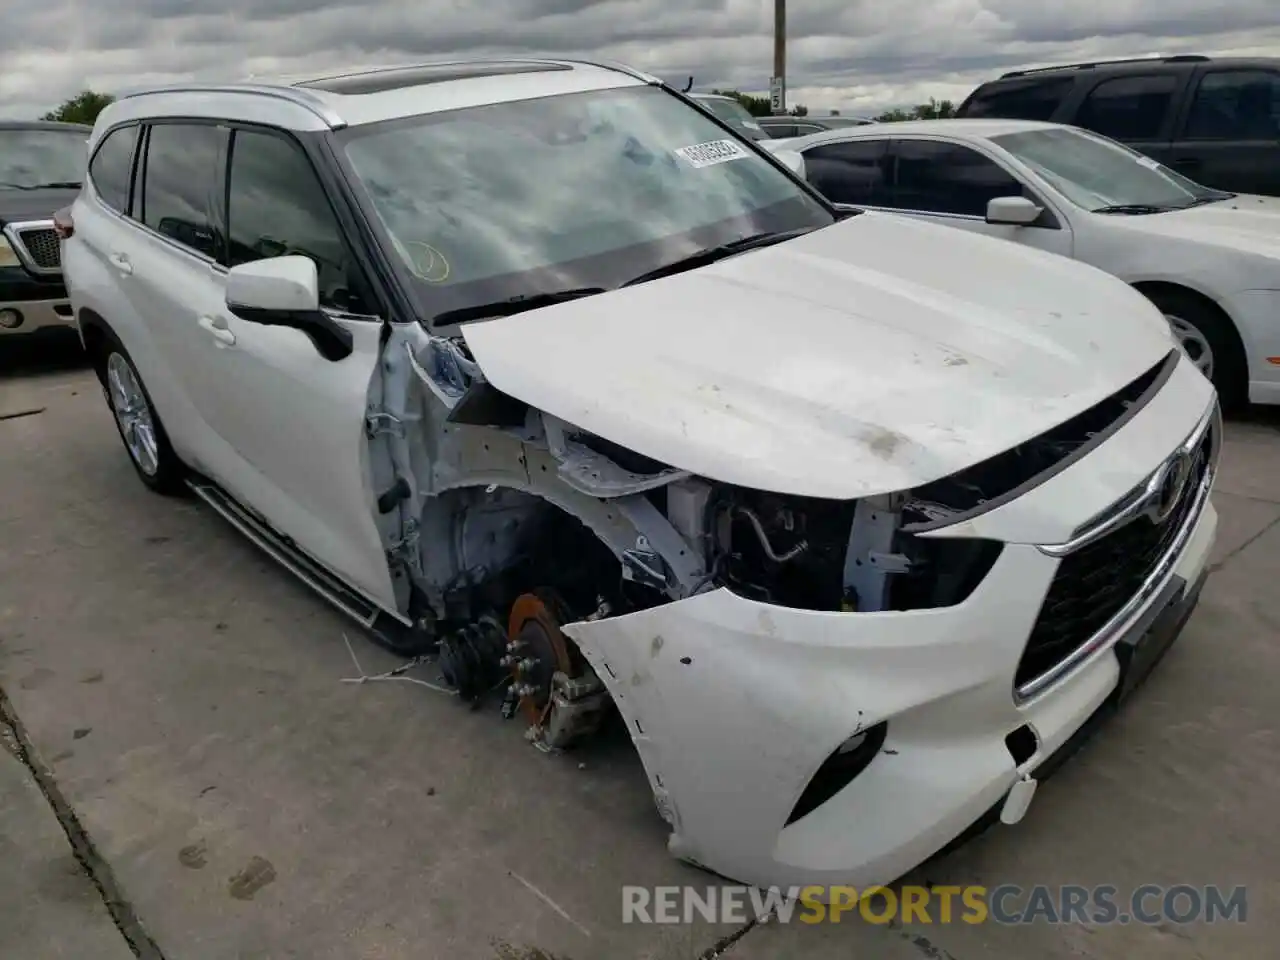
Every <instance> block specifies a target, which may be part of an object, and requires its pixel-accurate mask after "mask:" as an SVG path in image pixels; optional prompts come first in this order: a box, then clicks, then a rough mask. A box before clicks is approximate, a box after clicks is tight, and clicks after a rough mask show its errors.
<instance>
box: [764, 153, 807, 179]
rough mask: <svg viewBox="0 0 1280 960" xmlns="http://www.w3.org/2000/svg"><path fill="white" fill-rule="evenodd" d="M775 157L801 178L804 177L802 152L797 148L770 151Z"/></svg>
mask: <svg viewBox="0 0 1280 960" xmlns="http://www.w3.org/2000/svg"><path fill="white" fill-rule="evenodd" d="M771 152H772V153H773V155H774V156H775V157H777V158H778V160H780V161H781V162H782V163H784V164H785V165H786V167H787V169H788V170H790V171H791V172H792V173H794V174H795V175H796V176H797V177H799V178H800V179H801V180H803V179H804V154H802V153H801V152H800V151H799V150H785V149H784V150H773V151H771Z"/></svg>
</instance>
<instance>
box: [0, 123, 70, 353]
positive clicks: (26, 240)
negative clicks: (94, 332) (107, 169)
mask: <svg viewBox="0 0 1280 960" xmlns="http://www.w3.org/2000/svg"><path fill="white" fill-rule="evenodd" d="M92 129H93V128H92V127H87V126H82V125H80V124H76V123H53V122H50V121H44V120H0V341H3V339H4V338H5V337H10V336H14V335H24V334H29V333H36V332H43V331H49V330H59V329H61V330H73V329H74V328H75V321H74V319H73V317H72V313H71V305H70V304H69V303H68V302H67V291H66V288H65V287H64V286H63V285H62V254H61V249H60V247H59V244H58V235H57V233H56V232H55V231H54V228H53V215H54V213H55V212H57V211H58V210H60V209H61V208H63V207H66V206H69V205H70V204H71V202H72V201H73V200H75V198H76V194H78V193H79V192H80V183H81V181H82V180H83V179H84V169H85V164H86V163H87V162H88V159H89V155H88V152H89V144H88V141H89V134H90V133H91V132H92Z"/></svg>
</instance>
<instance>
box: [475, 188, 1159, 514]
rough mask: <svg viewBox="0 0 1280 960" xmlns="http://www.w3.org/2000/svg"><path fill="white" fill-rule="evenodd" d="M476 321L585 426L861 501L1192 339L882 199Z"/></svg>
mask: <svg viewBox="0 0 1280 960" xmlns="http://www.w3.org/2000/svg"><path fill="white" fill-rule="evenodd" d="M463 332H464V336H465V338H466V342H467V345H468V347H469V348H470V350H471V352H472V355H473V356H474V357H475V359H476V361H477V363H478V364H479V365H480V368H481V370H482V371H483V372H484V375H485V377H486V378H487V379H488V380H489V382H491V383H492V384H493V385H494V386H495V387H497V388H498V389H499V390H502V391H504V392H505V393H508V394H510V395H511V396H514V397H517V398H519V399H521V400H523V401H525V402H526V403H529V404H531V405H533V406H535V407H538V408H540V409H542V410H545V411H546V412H548V413H551V414H553V415H555V416H557V417H560V418H562V419H564V420H566V421H568V422H570V423H572V424H575V425H577V426H578V427H580V428H582V429H584V430H587V431H590V432H592V433H595V434H597V435H599V436H602V437H605V438H607V439H609V440H612V441H613V442H615V443H619V444H622V445H624V446H626V447H628V448H630V449H632V450H634V451H635V452H637V453H641V454H644V455H645V456H648V457H652V458H654V459H656V460H660V461H662V462H664V463H667V464H670V465H672V466H675V467H679V468H682V469H684V470H688V471H691V472H693V473H695V474H699V475H701V476H705V477H708V478H710V479H714V480H719V481H722V482H725V483H732V484H738V485H741V486H745V487H752V488H755V489H760V490H771V491H776V492H785V493H792V494H798V495H807V496H818V497H830V498H841V499H843V498H853V497H858V496H865V495H868V494H872V493H883V492H888V491H896V490H905V489H908V488H911V487H914V486H918V485H920V484H922V483H927V482H929V481H931V480H936V479H938V478H940V477H944V476H946V475H948V474H950V473H953V472H955V471H956V470H959V469H961V468H963V467H965V466H968V465H970V464H973V463H976V462H978V461H980V460H984V459H986V458H988V457H990V456H993V455H994V454H996V453H999V452H1002V451H1004V450H1007V449H1009V448H1010V447H1013V446H1015V445H1017V444H1019V443H1021V442H1023V441H1025V440H1028V439H1030V438H1032V437H1034V436H1036V435H1038V434H1040V433H1042V432H1044V431H1045V430H1047V429H1048V428H1050V427H1052V426H1054V425H1055V424H1057V423H1060V422H1062V421H1063V420H1065V419H1067V418H1069V417H1071V416H1072V415H1074V414H1076V413H1079V412H1081V411H1083V410H1085V409H1086V408H1088V407H1090V406H1092V405H1093V404H1095V403H1097V402H1098V401H1100V400H1102V399H1103V398H1104V397H1106V396H1108V395H1110V394H1111V393H1114V392H1115V391H1116V390H1118V389H1119V388H1120V387H1122V386H1124V385H1125V384H1127V383H1129V382H1130V381H1132V380H1133V379H1134V378H1136V377H1137V376H1139V375H1140V374H1141V373H1143V372H1144V371H1146V370H1148V369H1149V368H1150V367H1152V366H1153V365H1154V364H1155V363H1157V362H1158V361H1159V360H1160V358H1161V357H1162V356H1164V355H1166V354H1167V353H1168V352H1169V351H1170V350H1171V349H1173V347H1174V344H1173V341H1172V339H1171V336H1170V334H1169V330H1168V326H1167V325H1166V324H1165V322H1164V320H1163V318H1162V317H1161V316H1160V314H1159V313H1158V312H1157V311H1156V309H1155V308H1154V307H1153V306H1152V305H1151V304H1150V303H1148V302H1147V300H1146V299H1145V298H1144V297H1142V296H1141V294H1138V293H1137V292H1135V291H1133V290H1132V289H1130V288H1129V287H1128V286H1127V285H1126V284H1124V283H1123V282H1122V281H1120V280H1117V279H1115V278H1113V277H1110V276H1108V275H1106V274H1104V273H1102V272H1101V271H1098V270H1095V269H1093V268H1092V267H1087V266H1084V265H1081V264H1078V263H1075V262H1073V261H1071V260H1068V259H1066V258H1065V257H1056V256H1053V255H1050V254H1045V253H1041V252H1039V251H1036V250H1031V249H1028V248H1024V247H1019V246H1017V245H1015V244H1011V243H1007V242H1005V241H1003V240H993V239H989V238H986V237H981V236H977V235H973V234H966V233H961V232H960V231H957V230H952V229H949V228H946V227H938V226H934V225H932V224H927V223H920V222H916V221H912V220H908V219H906V218H901V217H895V216H892V215H882V214H876V213H865V214H862V215H860V216H857V217H854V218H852V219H850V220H848V221H845V222H842V223H839V224H836V225H835V226H832V227H829V228H827V229H825V230H821V231H818V232H816V233H813V234H810V235H808V236H805V237H801V238H799V239H796V240H792V241H790V242H787V243H783V244H779V245H777V246H774V247H766V248H763V249H761V250H756V251H752V252H749V253H745V254H742V255H739V256H737V257H733V258H731V259H729V260H724V261H721V262H719V263H717V264H714V265H712V266H710V267H706V268H703V269H700V270H694V271H691V272H688V273H683V274H677V275H676V276H673V277H668V278H666V279H662V280H656V281H652V282H649V283H644V284H640V285H637V286H635V287H628V288H624V289H622V290H618V291H614V292H611V293H606V294H600V295H598V296H594V297H588V298H585V299H582V300H577V301H573V302H570V303H566V304H560V305H557V306H553V307H547V308H545V309H542V310H537V311H531V312H529V313H524V314H518V315H516V316H512V317H506V318H502V319H497V320H490V321H486V322H483V323H477V324H473V325H470V326H467V327H465V328H464V331H463Z"/></svg>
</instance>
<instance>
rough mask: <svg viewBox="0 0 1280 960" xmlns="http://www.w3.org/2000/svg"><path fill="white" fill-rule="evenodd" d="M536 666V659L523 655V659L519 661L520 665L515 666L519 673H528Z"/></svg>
mask: <svg viewBox="0 0 1280 960" xmlns="http://www.w3.org/2000/svg"><path fill="white" fill-rule="evenodd" d="M537 666H538V661H537V660H535V659H534V658H533V657H525V658H524V659H523V660H521V661H520V666H519V667H517V668H516V669H518V670H519V671H520V672H521V673H530V672H532V671H533V669H534V668H535V667H537Z"/></svg>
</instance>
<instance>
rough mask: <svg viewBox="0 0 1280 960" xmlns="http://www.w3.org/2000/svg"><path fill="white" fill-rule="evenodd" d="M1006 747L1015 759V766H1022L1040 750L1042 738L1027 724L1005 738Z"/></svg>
mask: <svg viewBox="0 0 1280 960" xmlns="http://www.w3.org/2000/svg"><path fill="white" fill-rule="evenodd" d="M1004 745H1005V747H1006V748H1007V749H1008V751H1009V756H1011V757H1013V763H1014V766H1018V767H1020V766H1022V765H1023V764H1024V763H1026V762H1027V761H1028V760H1030V759H1031V758H1032V757H1034V756H1035V755H1036V751H1037V750H1039V749H1040V738H1039V737H1038V736H1036V732H1035V731H1034V730H1033V729H1031V727H1029V726H1028V725H1027V724H1025V723H1024V724H1023V725H1022V726H1020V727H1019V728H1018V729H1017V730H1014V731H1013V732H1012V733H1010V734H1009V735H1008V736H1006V737H1005V738H1004Z"/></svg>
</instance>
